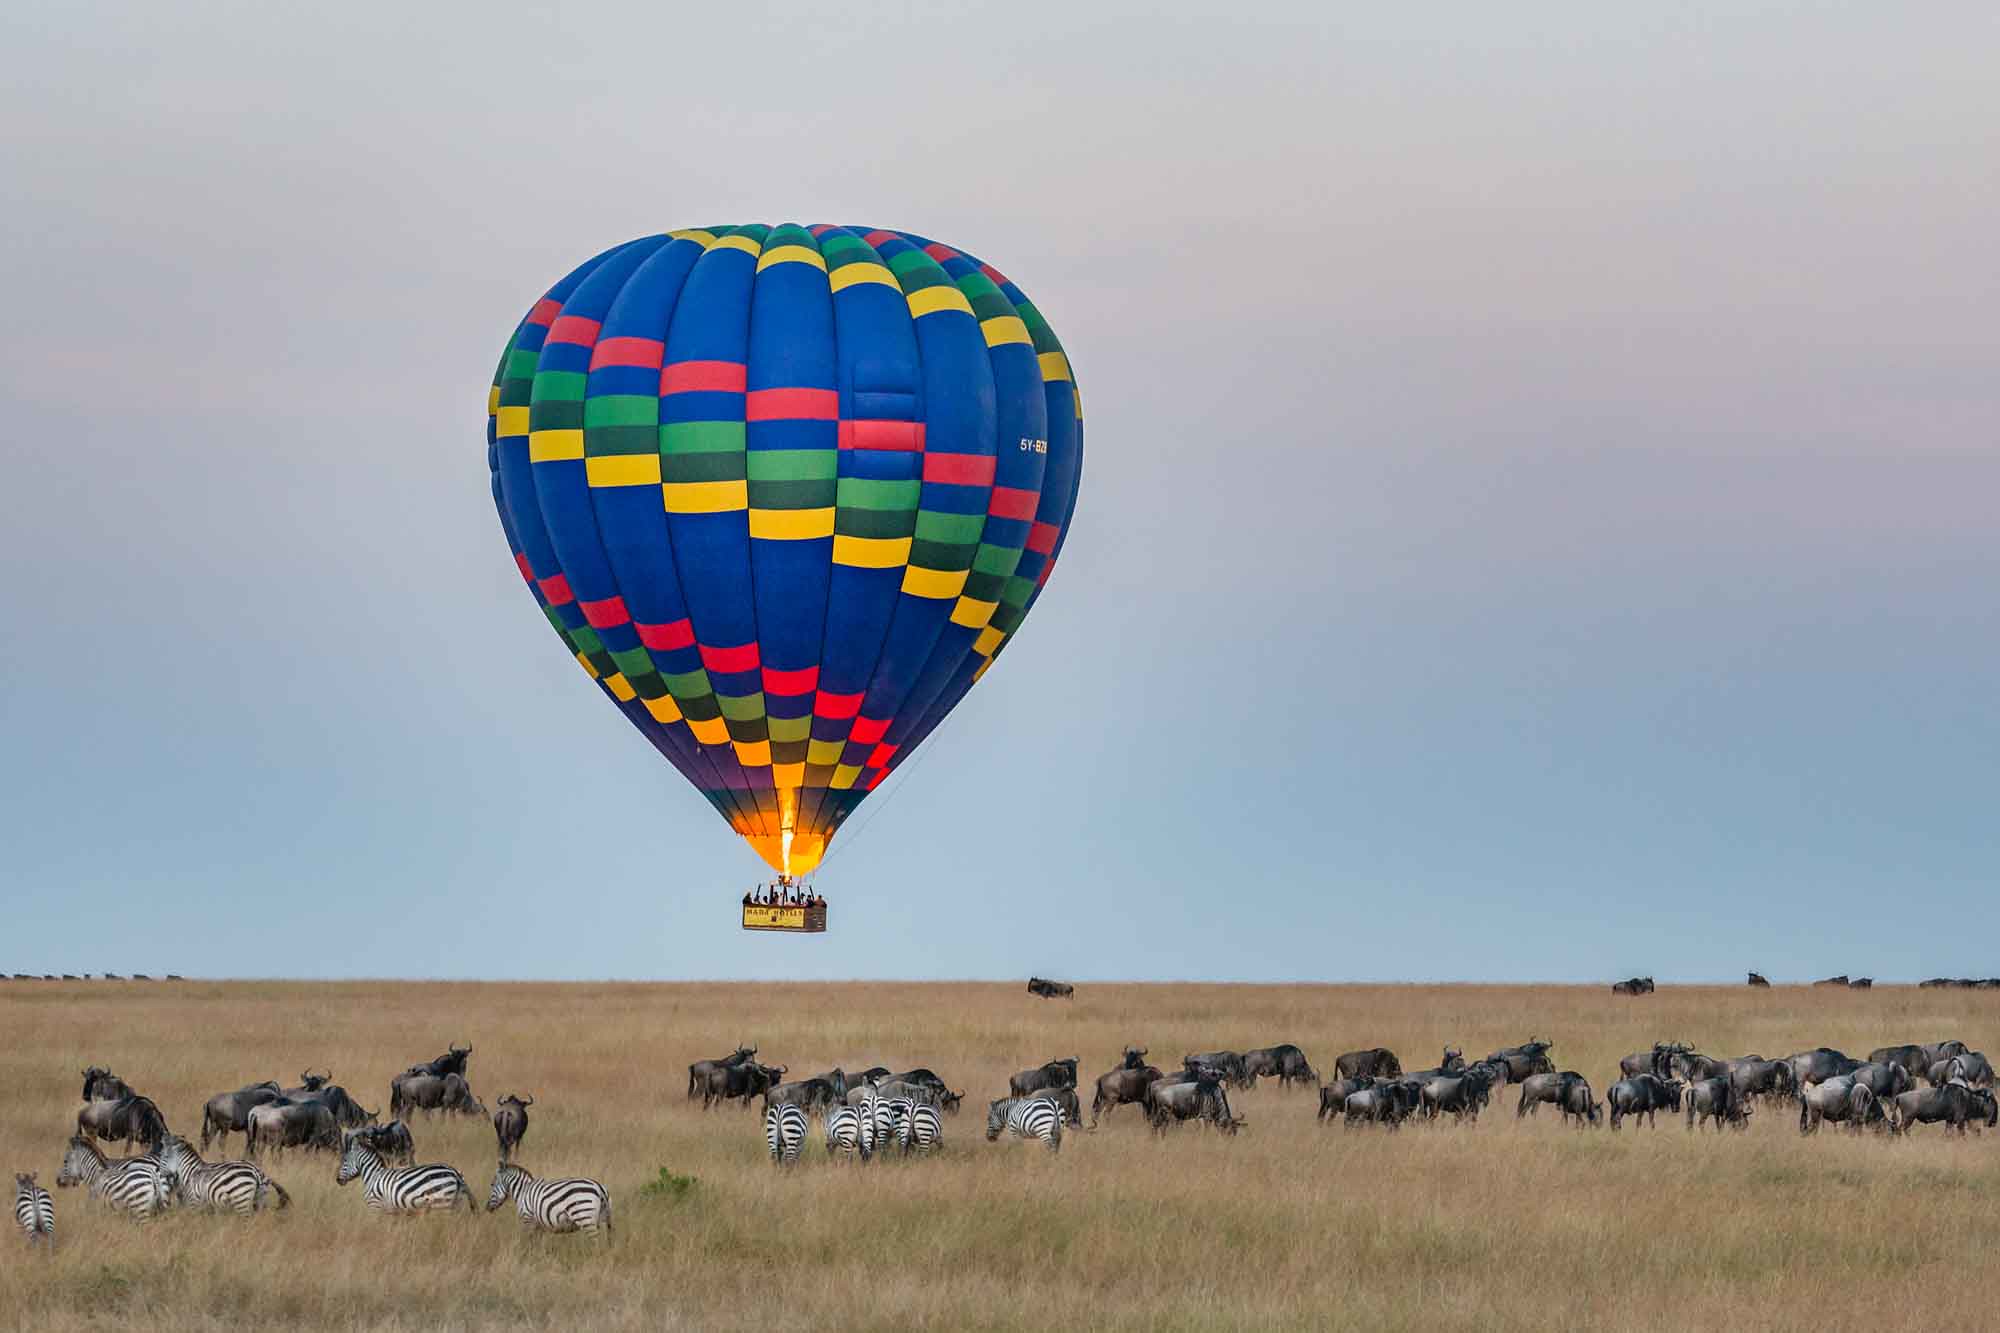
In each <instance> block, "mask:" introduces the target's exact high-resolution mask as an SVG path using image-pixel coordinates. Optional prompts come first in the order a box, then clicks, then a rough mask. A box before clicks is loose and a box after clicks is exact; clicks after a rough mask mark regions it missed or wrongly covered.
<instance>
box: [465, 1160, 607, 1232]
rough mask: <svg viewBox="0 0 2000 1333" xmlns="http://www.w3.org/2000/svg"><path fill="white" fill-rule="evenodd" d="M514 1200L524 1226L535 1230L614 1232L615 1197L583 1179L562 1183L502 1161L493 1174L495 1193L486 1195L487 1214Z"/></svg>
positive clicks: (574, 1178)
mask: <svg viewBox="0 0 2000 1333" xmlns="http://www.w3.org/2000/svg"><path fill="white" fill-rule="evenodd" d="M509 1195H512V1196H513V1198H514V1211H515V1212H516V1213H517V1214H519V1216H520V1218H521V1225H522V1226H525V1227H528V1228H529V1229H531V1230H535V1231H556V1232H570V1231H581V1232H584V1233H586V1234H587V1235H592V1236H594V1235H596V1234H597V1229H598V1228H599V1227H602V1228H604V1232H605V1234H606V1235H609V1234H610V1233H611V1196H610V1195H609V1194H608V1193H606V1192H605V1189H604V1186H602V1185H600V1184H598V1183H597V1182H596V1181H594V1180H590V1179H587V1178H585V1177H582V1176H571V1177H568V1178H565V1179H562V1180H541V1179H537V1178H536V1177H535V1176H533V1175H531V1174H529V1172H528V1170H527V1168H526V1167H522V1166H518V1165H515V1164H513V1163H510V1162H502V1163H501V1164H500V1169H499V1170H498V1171H496V1172H495V1173H494V1175H493V1190H492V1192H491V1193H490V1194H488V1195H487V1196H486V1211H487V1212H489V1213H490V1212H492V1211H493V1210H494V1209H496V1208H498V1207H499V1206H500V1205H501V1204H503V1203H505V1202H507V1198H508V1196H509Z"/></svg>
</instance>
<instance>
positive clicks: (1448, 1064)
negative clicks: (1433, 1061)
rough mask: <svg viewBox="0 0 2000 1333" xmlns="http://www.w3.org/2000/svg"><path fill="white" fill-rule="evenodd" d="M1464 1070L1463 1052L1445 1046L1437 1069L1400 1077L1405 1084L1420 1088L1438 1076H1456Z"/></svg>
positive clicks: (1417, 1071) (1422, 1070)
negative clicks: (1442, 1057)
mask: <svg viewBox="0 0 2000 1333" xmlns="http://www.w3.org/2000/svg"><path fill="white" fill-rule="evenodd" d="M1464 1068H1465V1052H1463V1051H1461V1050H1459V1049H1458V1047H1456V1046H1447V1047H1445V1048H1444V1059H1442V1060H1440V1061H1439V1062H1438V1066H1437V1068H1435V1069H1418V1070H1415V1071H1413V1072H1411V1073H1407V1074H1403V1075H1401V1076H1400V1077H1401V1079H1402V1081H1403V1082H1405V1083H1409V1084H1413V1085H1415V1086H1419V1087H1421V1086H1422V1085H1423V1084H1424V1083H1425V1082H1426V1081H1428V1080H1430V1079H1434V1078H1436V1077H1438V1075H1440V1074H1456V1073H1458V1072H1459V1071H1461V1070H1463V1069H1464Z"/></svg>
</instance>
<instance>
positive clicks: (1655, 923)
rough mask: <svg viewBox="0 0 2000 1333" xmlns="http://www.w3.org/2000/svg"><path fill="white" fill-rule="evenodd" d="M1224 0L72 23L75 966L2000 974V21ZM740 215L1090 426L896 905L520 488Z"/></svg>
mask: <svg viewBox="0 0 2000 1333" xmlns="http://www.w3.org/2000/svg"><path fill="white" fill-rule="evenodd" d="M516 8H518V9H519V10H520V12H508V11H509V10H510V9H516ZM1162 8H1165V7H1160V6H1144V7H1141V6H1130V7H1125V6H1106V5H1096V4H1090V3H1076V2H1075V0H1070V2H1069V3H1062V4H1048V5H1042V4H1034V3H1013V4H1008V5H1005V6H990V7H981V6H951V5H922V6H908V7H898V6H893V5H879V4H871V3H867V2H866V0H863V2H862V3H857V4H855V5H849V6H842V7H838V8H837V9H829V8H827V7H815V8H811V9H803V8H802V9H799V10H786V9H783V8H771V7H765V6H761V5H757V4H747V3H746V4H733V5H728V6H706V7H701V8H699V9H696V8H694V7H680V6H670V5H658V4H635V5H603V6H586V5H563V6H548V7H545V8H544V10H543V12H527V7H506V6H501V7H495V6H491V5H477V6H473V5H461V6H453V5H446V4H438V5H401V6H381V5H373V4H366V3H357V4H350V5H339V6H318V7H314V8H312V9H307V8H306V7H303V6H284V5H270V4H206V5H196V6H185V7H183V6H157V5H98V4H91V3H72V4H64V5H60V6H58V5H35V6H29V5H18V6H11V7H7V8H6V9H5V10H4V12H0V71H4V77H0V242H4V243H0V289H4V291H5V292H6V293H7V296H8V299H9V304H10V306H11V309H12V311H13V316H12V318H10V319H8V320H6V321H4V322H0V412H4V416H5V423H6V425H5V429H4V431H0V465H3V466H4V472H0V475H4V484H0V562H4V567H5V569H6V570H7V577H6V578H4V579H0V625H4V626H5V628H4V630H0V903H4V907H5V917H6V921H7V929H6V931H5V934H4V936H0V971H9V972H11V971H32V972H37V973H39V972H44V971H57V972H62V971H71V972H81V971H101V970H111V971H119V972H129V971H135V970H136V971H147V972H151V973H154V974H156V975H157V974H159V973H163V972H166V971H176V972H182V973H185V974H188V975H209V976H239V975H255V976H301V977H341V976H411V977H519V978H598V977H630V978H682V977H697V978H710V977H714V978H782V977H801V978H841V977H909V978H946V979H948V978H961V977H978V978H1012V977H1021V976H1025V975H1027V974H1029V973H1040V974H1042V975H1054V976H1062V977H1071V978H1077V979H1084V980H1091V979H1112V978H1130V979H1163V980H1164V979H1215V980H1241V981H1289V980H1307V981H1314V980H1325V981H1351V980H1385V981H1405V980H1407V981H1426V980H1491V981H1530V980H1549V981H1575V982H1596V981H1609V980H1613V979H1616V978H1619V977H1624V976H1628V975H1633V974H1648V975H1653V976H1656V977H1658V978H1659V979H1660V980H1662V981H1668V980H1681V981H1702V980H1709V981H1728V982H1736V981H1741V979H1742V975H1743V973H1744V972H1745V971H1746V970H1749V969H1753V968H1754V969H1756V970H1758V971H1761V972H1764V973H1767V974H1768V975H1770V976H1771V977H1772V978H1773V979H1774V980H1806V979H1810V978H1812V977H1817V976H1822V975H1826V974H1829V973H1834V972H1848V973H1853V974H1857V975H1860V974H1867V975H1873V976H1877V977H1880V978H1883V979H1905V980H1908V979H1916V978H1921V977H1926V976H1931V975H1936V974H1948V975H1958V974H1967V973H1973V974H1980V975H1984V974H1990V973H1992V972H1994V971H1996V970H2000V969H1996V967H1995V964H1994V962H1993V955H1992V952H1991V940H1992V938H1993V931H1994V928H1995V926H1996V925H2000V908H1996V905H1995V904H1996V902H2000V829H1996V822H1995V819H1994V803H1993V801H1994V797H1993V793H1994V785H1995V784H1994V778H1995V774H1994V765H1995V759H1996V756H2000V720H1997V719H1996V710H1995V706H1994V705H1995V686H1996V684H2000V614H1996V609H1995V588H1996V587H2000V526H1996V524H1995V521H1994V520H1995V513H1996V496H2000V337H1997V336H1996V328H1995V320H1994V312H1995V310H1996V309H2000V264H1996V263H1995V262H1994V248H1993V247H1994V237H1995V236H1996V235H2000V172H1996V171H1995V170H1994V169H1993V164H1994V163H1995V162H1996V161H2000V83H1996V82H1995V80H1994V79H1993V77H1992V73H1993V70H1992V53H1993V52H1994V51H1995V50H1996V49H2000V11H1996V10H1994V9H1993V8H1992V7H1991V6H1983V5H1970V4H1964V5H1951V4H1939V5H1928V6H1923V7H1921V8H1920V9H1911V8H1908V7H1898V6H1881V5H1865V4H1823V3H1815V4H1758V3H1734V4H1727V5H1713V4H1699V3H1698V4H1693V5H1686V6H1677V7H1671V9H1672V12H1669V13H1660V14H1654V15H1648V14H1645V13H1643V12H1642V10H1643V9H1644V8H1645V7H1640V6H1605V5H1600V4H1585V3H1549V4H1545V5H1539V6H1533V7H1529V8H1527V9H1522V8H1520V7H1502V6H1492V5H1476V4H1439V5H1423V6H1384V5H1357V4H1336V5H1327V4H1323V3H1311V4H1290V3H1282V2H1274V3H1271V4H1267V5H1261V6H1257V7H1254V9H1252V10H1250V12H1246V13H1242V14H1236V15H1231V16H1229V17H1226V18H1225V17H1222V16H1221V15H1220V14H1219V13H1218V12H1216V11H1214V10H1213V8H1212V7H1206V6H1205V7H1201V9H1200V10H1196V9H1193V8H1189V9H1185V10H1172V11H1171V12H1168V13H1164V14H1163V13H1161V12H1158V11H1159V10H1160V9H1162ZM718 219H729V220H740V221H745V222H748V221H762V222H767V223H777V222H781V221H800V222H807V223H810V222H816V221H823V220H827V221H839V222H859V223H866V224H869V225H876V226H886V227H895V228H900V229H906V230H909V231H913V232H920V233H922V234H924V235H927V236H934V237H938V238H940V239H943V240H946V241H949V242H951V243H953V244H956V245H960V246H963V247H965V248H966V249H968V250H971V251H973V252H975V253H977V254H979V255H980V256H981V257H983V258H986V259H989V260H991V261H992V262H993V263H995V264H996V265H997V266H999V267H1000V268H1002V269H1003V270H1005V271H1006V272H1007V273H1008V274H1009V276H1010V277H1013V278H1014V279H1015V280H1017V281H1018V282H1019V283H1020V284H1021V285H1022V286H1023V287H1024V288H1026V289H1027V290H1028V291H1029V292H1031V293H1032V294H1033V295H1034V298H1035V301H1036V304H1037V305H1038V306H1039V307H1040V308H1041V309H1042V310H1043V312H1044V313H1045V314H1046V315H1047V316H1048V317H1049V319H1050V321H1051V322H1052V323H1053V325H1054V326H1055V328H1056V329H1057V331H1058V332H1059V333H1060V335H1061V337H1062V339H1063V342H1064V344H1065V346H1066V348H1067V350H1068V352H1069V356H1070V359H1071V361H1072V363H1073V365H1074V366H1075V369H1076V373H1077V377H1078V381H1079V385H1080V387H1081V390H1082V393H1083V397H1084V403H1085V410H1086V434H1085V440H1086V455H1085V457H1086V462H1085V475H1084V482H1083V487H1082V491H1081V498H1080V502H1079V505H1078V509H1077V514H1076V518H1075V522H1074V525H1073V528H1072V531H1071V535H1070V537H1069V539H1068V543H1067V545H1066V547H1065V549H1064V552H1063V558H1062V561H1061V564H1060V567H1059V568H1058V570H1057V572H1056V575H1055V577H1054V578H1053V579H1052V580H1051V582H1050V584H1049V586H1048V589H1047V591H1046V593H1045V595H1044V596H1043V597H1042V599H1041V600H1040V601H1039V602H1038V604H1037V605H1036V607H1035V610H1034V612H1033V614H1032V615H1031V616H1030V617H1029V619H1028V621H1027V623H1026V626H1025V627H1024V628H1023V630H1022V632H1021V634H1020V636H1019V637H1018V639H1017V640H1016V641H1015V643H1014V644H1013V645H1012V646H1010V648H1009V650H1008V652H1007V654H1006V655H1005V657H1004V658H1003V659H1002V660H1001V662H1000V663H999V665H997V666H996V667H995V669H994V670H993V671H992V672H991V673H989V674H988V675H987V677H986V678H985V679H984V681H982V683H981V684H980V686H979V687H978V688H977V689H975V690H974V691H973V692H972V693H971V694H970V695H969V696H968V697H967V699H966V700H965V702H964V703H963V704H962V705H961V706H960V708H959V709H958V710H957V712H956V713H955V714H954V715H953V718H952V720H951V721H950V722H949V724H948V725H947V726H946V727H945V728H943V729H942V730H941V731H940V733H939V734H938V735H937V736H935V737H934V738H933V739H932V741H931V742H930V744H929V745H928V746H927V747H926V749H925V750H924V751H921V752H919V753H917V754H916V755H914V756H912V757H911V759H910V760H909V761H908V762H907V763H905V764H904V765H903V766H902V768H901V769H900V770H899V772H898V775H897V776H896V777H895V778H894V779H892V781H891V782H890V783H889V784H887V785H885V786H884V787H883V788H882V789H880V790H878V791H877V792H876V793H875V794H874V795H873V796H872V797H871V799H870V800H869V802H868V803H867V804H866V805H864V806H863V807H862V809H861V811H860V812H859V814H857V816H856V817H855V819H854V820H853V821H851V822H850V824H849V826H848V827H847V828H846V829H845V830H844V831H843V834H842V837H841V838H840V840H839V841H837V842H836V843H835V845H834V850H833V852H832V854H831V855H830V857H829V859H828V861H827V864H826V866H825V867H824V869H823V871H822V873H821V875H820V876H819V880H818V883H819V887H820V888H821V890H822V891H823V892H825V893H826V895H827V896H828V897H829V899H830V900H831V901H832V903H833V929H832V931H831V932H830V933H829V934H827V935H826V936H824V937H819V938H804V939H797V938H773V937H768V936H758V935H748V934H745V933H743V932H741V931H740V930H738V929H737V927H736V921H735V911H734V908H735V903H736V901H737V898H738V896H739V895H740V894H741V892H742V891H743V890H744V889H745V888H746V887H748V886H749V885H750V884H751V883H752V882H754V881H755V880H757V879H759V878H761V877H762V876H763V873H764V870H763V866H762V863H761V862H760V861H758V860H757V859H756V858H755V857H754V856H753V855H752V854H751V853H750V852H749V851H748V850H746V849H745V848H744V847H743V846H742V845H741V844H740V843H739V842H738V840H737V839H736V838H735V837H734V836H733V835H732V834H731V833H730V832H729V830H728V829H727V827H726V826H725V825H724V824H723V823H722V821H721V820H719V819H718V818H717V817H716V816H715V814H714V812H713V811H712V810H711V809H710V807H709V806H708V805H707V804H706V803H705V802H704V801H703V800H702V799H701V798H700V797H699V796H698V795H697V794H695V793H694V792H693V791H692V790H691V789H689V788H687V787H686V786H685V785H684V784H683V783H682V782H681V780H680V778H679V777H678V776H677V775H676V774H675V773H674V772H673V770H672V769H671V768H670V767H669V766H668V765H667V764H665V763H664V762H662V761H661V760H660V759H659V758H658V756H657V755H656V754H655V753H654V752H653V751H652V750H651V749H650V747H648V746H647V745H646V744H645V743H644V742H643V741H642V740H641V739H640V738H639V737H638V736H637V735H636V734H635V733H633V732H632V730H631V728H630V727H629V726H628V725H627V724H626V723H625V722H624V720H623V719H621V718H620V717H618V716H616V715H615V713H614V710H612V709H611V708H610V707H609V706H608V705H607V704H605V703H604V702H603V701H602V699H601V696H599V695H598V694H597V693H596V691H595V690H594V689H593V688H592V687H591V686H590V684H589V682H588V681H587V680H586V679H584V677H583V676H582V675H581V673H579V672H578V670H577V668H576V665H575V663H574V662H572V661H570V660H569V659H568V658H567V656H566V655H565V654H564V652H563V650H562V649H561V648H560V646H559V645H558V644H557V643H556V642H555V641H554V640H553V638H552V637H551V636H550V634H549V632H548V629H547V626H546V625H545V624H544V623H543V621H542V619H541V617H540V615H539V614H538V613H537V612H536V610H535V608H534V606H533V605H532V602H531V601H530V599H529V598H528V597H527V596H526V595H525V594H524V592H523V590H522V588H521V586H520V581H519V578H518V576H517V575H516V573H515V571H514V569H513V567H512V564H511V562H510V560H509V556H508V552H507V549H506V545H505V542H504V540H503V538H502V536H501V533H500V531H499V526H498V523H497V521H496V519H495V517H494V513H493V508H492V501H491V498H490V495H489V493H488V479H487V472H486V466H485V444H484V427H485V417H484V411H485V395H486V387H487V384H488V382H489V380H490V377H491V372H492V368H493V364H494V361H495V357H496V355H497V353H498V350H499V348H500V346H501V344H502V343H503V341H504V340H505V339H506V337H507V335H508V333H509V331H510V330H511V329H512V327H513V324H514V321H515V320H517V319H518V318H519V316H520V312H521V311H522V310H523V309H524V308H525V307H526V305H527V304H529V303H530V302H531V301H532V300H533V299H534V298H535V297H536V296H538V295H539V294H540V293H541V291H542V290H543V289H544V288H545V287H546V286H548V284H549V283H551V282H553V281H554V280H555V279H556V278H557V277H559V276H560V275H561V274H563V273H564V272H566V271H567V270H568V269H569V268H570V267H572V266H573V265H574V264H575V263H577V262H579V261H580V260H581V259H583V258H584V257H586V256H588V255H591V254H595V253H596V252H597V251H599V250H600V249H602V248H604V247H605V246H607V245H611V244H614V243H616V242H618V241H621V240H624V239H627V238H630V237H634V236H640V235H644V234H648V233H653V232H658V231H662V230H666V229H670V228H674V227H681V226H690V225H697V224H702V223H707V222H710V221H714V220H718Z"/></svg>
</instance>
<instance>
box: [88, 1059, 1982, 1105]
mask: <svg viewBox="0 0 2000 1333" xmlns="http://www.w3.org/2000/svg"><path fill="white" fill-rule="evenodd" d="M1954 1053H1955V1052H1954ZM133 1095H134V1094H133V1092H132V1087H131V1085H130V1084H128V1083H126V1081H125V1080H124V1079H122V1078H119V1077H118V1076H117V1075H115V1074H113V1073H112V1072H111V1071H110V1070H108V1069H99V1068H98V1067H97V1066H96V1065H92V1066H91V1067H90V1068H88V1069H86V1070H84V1071H83V1099H84V1100H85V1101H87V1102H122V1101H124V1100H125V1099H126V1098H127V1097H130V1096H133Z"/></svg>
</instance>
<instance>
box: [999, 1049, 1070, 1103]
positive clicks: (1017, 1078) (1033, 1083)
mask: <svg viewBox="0 0 2000 1333" xmlns="http://www.w3.org/2000/svg"><path fill="white" fill-rule="evenodd" d="M1076 1066H1077V1058H1076V1057H1075V1056H1073V1055H1071V1056H1066V1057H1064V1058H1063V1059H1061V1060H1051V1061H1049V1062H1048V1063H1047V1064H1045V1065H1043V1066H1042V1067H1041V1068H1039V1069H1023V1070H1022V1071H1021V1072H1020V1073H1018V1074H1016V1075H1014V1077H1012V1078H1010V1079H1008V1080H1007V1091H1008V1094H1009V1095H1010V1096H1013V1097H1025V1096H1027V1095H1028V1094H1029V1093H1031V1092H1040V1091H1041V1090H1042V1089H1043V1088H1073V1087H1075V1086H1076Z"/></svg>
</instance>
